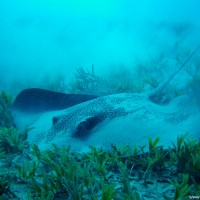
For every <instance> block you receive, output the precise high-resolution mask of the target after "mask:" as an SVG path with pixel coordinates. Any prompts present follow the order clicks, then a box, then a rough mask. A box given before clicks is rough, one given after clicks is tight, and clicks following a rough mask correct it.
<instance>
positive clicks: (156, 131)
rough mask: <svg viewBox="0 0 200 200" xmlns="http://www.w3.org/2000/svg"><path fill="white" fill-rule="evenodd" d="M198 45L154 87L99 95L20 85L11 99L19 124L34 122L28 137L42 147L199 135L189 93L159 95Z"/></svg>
mask: <svg viewBox="0 0 200 200" xmlns="http://www.w3.org/2000/svg"><path fill="white" fill-rule="evenodd" d="M199 49H200V46H198V47H197V48H196V49H195V50H194V51H193V52H192V54H191V55H190V56H189V57H188V58H187V59H186V60H185V62H184V63H183V64H182V65H181V66H180V67H179V68H178V69H177V70H176V71H175V72H174V73H172V74H171V76H169V78H168V79H167V80H166V81H164V82H163V83H162V84H161V85H160V86H159V87H158V88H156V89H155V90H153V91H151V92H149V93H146V94H135V93H122V94H114V95H107V96H100V97H98V96H94V95H76V94H64V93H57V92H52V91H49V90H43V89H38V88H32V89H27V90H24V91H22V92H21V93H20V94H19V95H18V96H17V97H16V99H15V101H14V103H13V114H14V117H15V121H16V124H17V126H18V127H19V128H22V127H23V126H24V125H28V126H30V127H33V128H32V129H31V130H30V131H29V133H28V142H29V143H30V144H36V145H38V147H39V148H40V149H41V150H46V149H49V148H51V147H52V144H56V145H58V146H60V147H61V146H69V145H70V146H71V148H72V149H73V150H76V151H88V150H89V147H90V146H96V147H103V148H109V147H110V145H111V144H117V145H129V146H133V144H136V145H140V146H141V145H145V144H146V143H147V141H148V138H149V137H151V138H156V137H160V138H161V141H160V144H161V145H163V146H165V147H168V146H170V144H171V143H172V142H175V141H176V139H177V136H179V135H181V134H185V133H189V137H190V138H191V139H199V133H200V131H199V130H200V123H199V122H200V112H199V107H198V106H197V105H196V104H195V103H192V100H191V97H190V96H187V95H181V96H178V97H176V98H172V99H169V98H165V96H164V95H163V96H162V95H160V94H162V92H163V91H164V90H165V88H166V87H167V86H168V84H169V82H170V81H171V80H172V79H173V78H174V77H175V76H176V75H177V74H178V72H179V71H180V70H181V69H182V68H183V67H184V66H185V65H186V64H187V62H188V61H189V60H190V59H191V57H192V56H193V55H194V54H195V53H196V52H197V50H199ZM161 97H162V98H161Z"/></svg>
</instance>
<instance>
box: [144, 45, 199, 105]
mask: <svg viewBox="0 0 200 200" xmlns="http://www.w3.org/2000/svg"><path fill="white" fill-rule="evenodd" d="M199 49H200V44H199V45H198V46H197V47H196V48H195V49H194V51H193V52H192V53H191V54H190V55H189V56H188V58H187V59H186V60H185V61H184V62H183V63H182V64H181V66H180V67H179V68H178V69H177V70H176V71H174V72H173V73H172V74H171V75H170V76H169V78H168V79H167V80H166V81H164V82H163V83H162V84H160V85H159V86H158V87H157V88H156V89H155V90H153V91H152V92H151V93H149V94H148V96H149V98H150V99H151V100H152V101H154V99H155V100H157V96H158V95H159V94H160V93H162V92H163V91H164V90H165V89H166V87H167V86H168V85H169V83H170V82H171V81H172V80H173V79H174V77H175V76H176V75H177V74H178V72H179V71H180V70H181V69H183V67H184V66H185V65H186V64H187V63H188V62H189V61H190V60H191V58H192V57H193V56H194V55H195V54H196V53H197V51H198V50H199Z"/></svg>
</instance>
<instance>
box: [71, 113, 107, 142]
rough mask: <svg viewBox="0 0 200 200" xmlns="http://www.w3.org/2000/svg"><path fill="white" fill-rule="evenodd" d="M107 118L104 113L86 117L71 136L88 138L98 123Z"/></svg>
mask: <svg viewBox="0 0 200 200" xmlns="http://www.w3.org/2000/svg"><path fill="white" fill-rule="evenodd" d="M105 118H106V116H105V115H104V114H103V113H100V114H97V115H95V116H92V117H88V118H86V119H85V120H84V121H81V122H80V123H79V124H78V125H77V127H76V129H75V131H74V132H73V133H72V135H71V137H72V138H77V139H86V138H87V137H88V136H89V135H90V134H91V131H92V130H93V129H94V128H95V127H96V126H97V125H98V124H100V123H102V122H103V120H104V119H105Z"/></svg>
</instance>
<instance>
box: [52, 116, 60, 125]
mask: <svg viewBox="0 0 200 200" xmlns="http://www.w3.org/2000/svg"><path fill="white" fill-rule="evenodd" d="M58 120H59V118H58V117H53V118H52V123H53V125H54V124H56V123H57V122H58Z"/></svg>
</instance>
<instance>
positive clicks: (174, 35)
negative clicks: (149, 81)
mask: <svg viewBox="0 0 200 200" xmlns="http://www.w3.org/2000/svg"><path fill="white" fill-rule="evenodd" d="M199 8H200V1H199V0H1V1H0V88H9V85H12V84H13V83H16V82H17V83H18V84H20V83H23V82H26V83H27V82H28V83H29V85H30V86H31V85H34V84H35V82H37V81H39V80H40V79H41V77H42V76H43V75H44V74H45V73H47V74H52V75H55V74H62V75H64V76H65V77H66V78H69V79H70V77H71V76H73V72H74V70H75V69H76V68H77V67H80V66H82V67H84V68H90V67H91V66H92V64H93V65H94V66H95V72H96V73H97V74H99V75H104V74H105V73H107V72H108V71H112V70H114V69H116V68H118V67H119V66H122V65H123V66H127V67H133V66H134V64H135V63H136V62H137V61H138V60H145V59H149V58H150V57H155V56H158V55H159V54H160V53H163V54H164V56H166V57H167V58H168V59H170V58H171V57H173V56H174V55H175V54H178V53H182V52H180V49H181V50H183V51H186V52H187V51H188V50H190V49H193V48H195V47H196V46H197V44H198V43H200V37H199V31H200V22H199V19H200V14H199V13H200V12H199ZM177 44H178V45H179V46H180V47H181V48H179V49H178V50H177V48H176V45H177Z"/></svg>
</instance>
